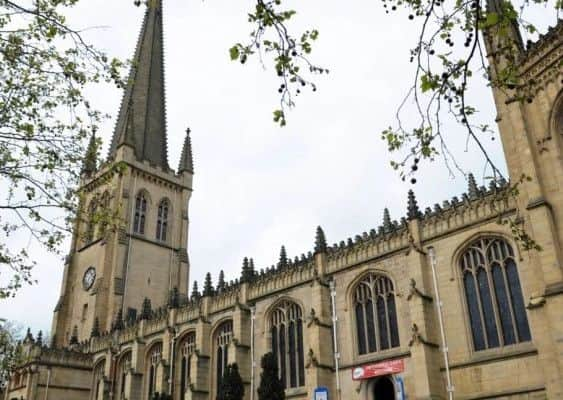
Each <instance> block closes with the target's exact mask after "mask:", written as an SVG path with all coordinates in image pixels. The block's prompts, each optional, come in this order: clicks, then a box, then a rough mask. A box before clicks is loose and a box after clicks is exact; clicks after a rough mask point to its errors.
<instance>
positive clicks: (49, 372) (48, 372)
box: [45, 367, 51, 400]
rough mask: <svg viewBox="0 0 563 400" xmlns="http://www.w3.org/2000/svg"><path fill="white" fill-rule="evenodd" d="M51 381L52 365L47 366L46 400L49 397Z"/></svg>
mask: <svg viewBox="0 0 563 400" xmlns="http://www.w3.org/2000/svg"><path fill="white" fill-rule="evenodd" d="M50 383H51V367H48V368H47V384H46V385H45V400H47V399H48V397H47V396H48V394H49V384H50Z"/></svg>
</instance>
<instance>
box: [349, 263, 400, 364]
mask: <svg viewBox="0 0 563 400" xmlns="http://www.w3.org/2000/svg"><path fill="white" fill-rule="evenodd" d="M354 314H355V316H356V336H357V339H358V353H359V354H367V353H374V352H376V351H381V350H387V349H390V348H393V347H398V346H399V329H398V326H397V309H396V305H395V290H394V288H393V282H391V280H390V279H389V278H387V277H386V276H384V275H381V274H376V273H370V274H368V275H367V276H366V277H365V278H363V279H362V280H361V281H360V282H359V283H358V285H357V286H356V288H355V290H354Z"/></svg>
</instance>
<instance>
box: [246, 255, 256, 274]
mask: <svg viewBox="0 0 563 400" xmlns="http://www.w3.org/2000/svg"><path fill="white" fill-rule="evenodd" d="M248 270H249V271H250V278H253V277H254V276H255V275H256V269H255V268H254V259H253V258H252V257H250V258H249V259H248Z"/></svg>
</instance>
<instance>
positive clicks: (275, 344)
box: [270, 300, 305, 388]
mask: <svg viewBox="0 0 563 400" xmlns="http://www.w3.org/2000/svg"><path fill="white" fill-rule="evenodd" d="M270 327H271V328H270V330H271V338H272V352H273V354H274V356H275V357H276V361H277V363H278V371H279V374H280V379H281V381H282V383H283V384H284V387H285V388H294V387H299V386H304V385H305V367H304V355H303V318H302V312H301V307H299V306H298V305H297V304H295V303H294V302H292V301H287V300H286V301H283V302H281V303H280V304H279V305H278V306H277V307H276V308H275V309H274V310H273V311H272V314H271V317H270Z"/></svg>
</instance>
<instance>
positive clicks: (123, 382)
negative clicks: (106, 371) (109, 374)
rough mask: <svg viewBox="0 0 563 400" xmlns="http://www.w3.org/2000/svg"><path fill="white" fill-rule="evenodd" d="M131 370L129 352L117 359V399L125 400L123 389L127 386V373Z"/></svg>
mask: <svg viewBox="0 0 563 400" xmlns="http://www.w3.org/2000/svg"><path fill="white" fill-rule="evenodd" d="M130 369H131V352H130V351H129V352H127V353H125V354H123V355H122V356H121V358H120V359H119V365H118V366H117V374H118V375H117V379H118V387H117V388H116V389H117V393H118V395H117V399H118V400H125V388H126V386H127V372H129V370H130Z"/></svg>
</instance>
